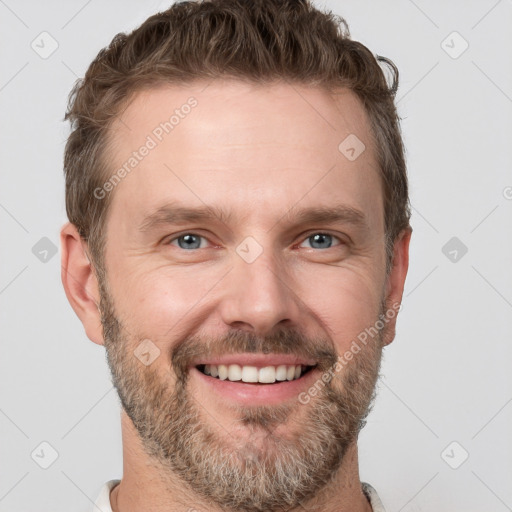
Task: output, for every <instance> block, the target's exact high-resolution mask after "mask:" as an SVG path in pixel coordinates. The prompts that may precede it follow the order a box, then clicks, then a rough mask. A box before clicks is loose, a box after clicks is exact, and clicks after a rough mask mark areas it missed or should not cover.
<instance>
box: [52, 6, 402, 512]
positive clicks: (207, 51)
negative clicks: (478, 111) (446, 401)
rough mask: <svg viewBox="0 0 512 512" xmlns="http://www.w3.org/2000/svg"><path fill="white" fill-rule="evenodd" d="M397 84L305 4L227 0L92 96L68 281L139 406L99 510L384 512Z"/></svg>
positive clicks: (150, 36) (81, 141)
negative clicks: (382, 384) (372, 460)
mask: <svg viewBox="0 0 512 512" xmlns="http://www.w3.org/2000/svg"><path fill="white" fill-rule="evenodd" d="M379 61H382V62H387V63H388V64H389V65H390V69H391V71H392V72H393V73H394V80H393V84H392V85H391V86H389V85H388V84H387V82H386V79H385V75H384V73H383V71H382V69H381V67H380V65H379ZM397 77H398V75H397V71H396V68H395V67H394V65H393V64H392V63H391V62H390V61H387V60H385V59H382V58H379V59H376V58H375V57H374V56H373V54H372V53H371V52H370V51H369V50H368V49H367V48H366V47H364V46H363V45H362V44H360V43H358V42H355V41H352V40H351V39H350V38H349V34H348V29H347V28H346V25H345V24H344V21H343V20H342V19H340V18H338V17H336V16H334V15H332V14H329V13H322V12H320V11H318V10H317V9H315V8H314V7H313V5H312V4H310V3H308V2H307V1H306V0H265V1H258V2H253V1H247V0H212V1H204V2H183V3H176V4H174V5H173V6H172V7H171V8H170V9H168V10H167V11H165V12H162V13H158V14H156V15H154V16H152V17H150V18H149V19H148V20H146V21H145V22H144V23H143V24H142V25H141V26H140V27H139V28H138V29H136V30H135V31H133V32H132V33H131V34H129V35H125V34H118V35H117V36H116V37H115V38H114V40H113V41H112V43H111V44H110V46H109V47H108V48H106V49H104V50H102V51H101V52H100V53H99V55H98V56H97V58H96V59H95V60H94V62H93V63H92V64H91V66H90V67H89V69H88V71H87V73H86V75H85V78H84V79H83V80H81V81H79V82H78V83H77V84H76V86H75V88H74V90H73V91H72V94H71V95H70V105H69V110H68V112H67V114H66V118H67V119H69V120H70V121H71V122H72V133H71V135H70V137H69V140H68V143H67V146H66V153H65V162H64V166H65V175H66V207H67V213H68V217H69V220H70V222H69V223H67V224H65V225H64V226H63V228H62V231H61V244H62V267H63V271H62V281H63V284H64V287H65V290H66V295H67V297H68V299H69V301H70V303H71V305H72V307H73V309H74V311H75V312H76V314H77V315H78V316H79V318H80V320H81V321H82V323H83V325H84V328H85V331H86V333H87V336H88V337H89V338H90V339H91V340H92V341H93V342H95V343H97V344H100V345H105V349H106V354H107V360H108V364H109V366H110V369H111V372H112V380H113V383H114V385H115V387H116V389H117V391H118V394H119V397H120V401H121V404H122V417H121V421H122V435H123V464H124V468H123V476H122V479H121V480H117V479H114V480H110V481H109V482H107V483H106V484H105V485H104V487H103V489H102V491H101V494H100V496H99V497H98V500H97V502H96V507H95V508H94V510H98V509H100V510H102V511H103V512H105V511H114V512H134V511H141V510H148V511H149V510H150V511H152V512H160V511H164V510H165V511H175V512H185V511H188V512H192V511H205V512H206V511H212V512H220V511H239V510H243V511H248V512H263V511H265V512H268V511H285V510H286V511H290V512H291V511H294V512H295V511H303V510H307V511H310V512H313V511H323V512H349V511H350V512H363V511H364V512H369V511H371V510H373V512H378V511H382V510H384V508H383V506H382V503H381V502H380V500H379V497H378V495H377V493H376V491H375V489H373V487H372V486H371V485H369V484H367V483H364V482H363V483H362V482H361V481H360V479H359V469H358V456H357V438H358V433H359V431H360V430H361V428H362V427H363V426H364V424H365V418H366V416H367V414H368V412H369V410H370V408H371V404H372V401H373V398H374V394H375V383H376V380H377V378H378V373H379V367H380V361H381V353H382V348H383V347H384V346H386V345H387V344H389V343H390V342H391V341H392V340H393V338H394V336H395V323H396V317H397V313H398V308H399V306H400V302H401V298H402V293H403V287H404V282H405V278H406V274H407V269H408V248H409V240H410V236H411V232H412V229H411V227H410V225H409V218H410V207H409V199H408V187H407V177H406V167H405V161H404V155H403V147H402V140H401V136H400V130H399V123H398V118H397V115H396V110H395V106H394V103H393V97H394V93H395V92H396V85H397V79H398V78H397ZM195 244H197V245H195Z"/></svg>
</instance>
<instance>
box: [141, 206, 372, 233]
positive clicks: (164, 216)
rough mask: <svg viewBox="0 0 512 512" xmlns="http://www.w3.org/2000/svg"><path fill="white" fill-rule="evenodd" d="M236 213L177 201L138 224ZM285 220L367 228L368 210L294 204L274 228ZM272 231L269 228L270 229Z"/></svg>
mask: <svg viewBox="0 0 512 512" xmlns="http://www.w3.org/2000/svg"><path fill="white" fill-rule="evenodd" d="M234 217H235V214H234V212H232V211H226V210H223V209H221V208H218V207H216V206H202V207H193V208H192V207H185V206H180V205H177V204H167V205H163V206H161V207H159V208H158V209H157V210H155V211H154V212H152V213H150V214H149V215H147V216H146V217H144V219H143V220H142V222H141V223H140V225H139V231H141V232H143V233H145V232H148V231H152V230H154V229H156V228H158V227H160V226H167V225H173V224H185V223H190V222H208V221H209V222H211V221H212V220H217V221H220V222H221V223H223V224H227V225H229V223H230V221H231V220H232V219H233V218H234ZM282 222H284V223H285V224H293V225H302V224H316V223H327V224H334V223H340V222H342V223H346V224H352V225H354V226H355V227H358V228H364V229H368V223H367V221H366V216H365V214H364V213H363V212H362V211H360V210H358V209H356V208H354V207H352V206H348V205H337V206H332V207H322V206H318V207H309V208H304V209H302V210H299V211H298V212H297V213H295V214H294V213H293V208H292V209H291V210H289V211H288V212H287V213H285V214H284V215H283V216H282V217H281V218H280V219H279V220H278V221H277V222H276V223H275V224H274V226H273V227H272V228H271V229H273V228H274V227H275V225H276V224H278V223H282ZM269 231H270V230H269Z"/></svg>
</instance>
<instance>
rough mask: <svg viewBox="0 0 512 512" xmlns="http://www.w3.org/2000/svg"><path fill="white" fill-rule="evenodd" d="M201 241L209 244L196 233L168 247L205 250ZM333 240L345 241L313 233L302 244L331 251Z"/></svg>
mask: <svg viewBox="0 0 512 512" xmlns="http://www.w3.org/2000/svg"><path fill="white" fill-rule="evenodd" d="M201 240H205V241H207V242H208V240H207V238H205V237H204V236H201V235H198V234H196V233H185V234H183V235H180V236H177V237H175V238H173V239H172V240H169V242H167V243H168V245H176V244H175V243H174V242H177V246H178V247H179V248H180V249H183V250H186V251H188V250H193V249H201V248H204V245H203V246H201ZM333 240H337V241H338V243H337V244H334V245H342V244H343V241H342V240H341V239H340V238H338V237H337V236H334V235H330V234H329V233H322V232H317V233H313V234H312V235H310V236H308V237H307V238H306V239H305V240H304V241H303V242H302V243H304V242H306V241H309V242H310V243H311V245H312V248H313V249H330V248H331V247H333Z"/></svg>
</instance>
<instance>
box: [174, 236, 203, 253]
mask: <svg viewBox="0 0 512 512" xmlns="http://www.w3.org/2000/svg"><path fill="white" fill-rule="evenodd" d="M201 239H203V240H206V238H205V237H204V236H201V235H197V234H196V233H185V234H183V235H180V236H177V237H175V238H173V239H171V240H169V241H168V242H167V244H168V245H174V244H173V242H174V241H177V242H178V247H179V248H180V249H184V250H189V249H201V248H202V247H201V241H200V240H201Z"/></svg>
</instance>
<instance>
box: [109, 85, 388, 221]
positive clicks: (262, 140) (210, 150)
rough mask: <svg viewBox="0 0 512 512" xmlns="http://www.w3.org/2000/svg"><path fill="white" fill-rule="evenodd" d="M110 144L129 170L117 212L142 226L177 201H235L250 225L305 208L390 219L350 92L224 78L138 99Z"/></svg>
mask: <svg viewBox="0 0 512 512" xmlns="http://www.w3.org/2000/svg"><path fill="white" fill-rule="evenodd" d="M110 139H111V142H112V144H111V147H112V148H113V150H112V151H111V152H110V153H109V163H110V168H111V170H112V173H113V174H116V173H118V171H119V169H123V168H124V169H125V171H126V172H123V173H121V174H122V175H123V177H122V179H121V180H117V181H118V183H116V186H115V190H113V192H111V193H113V202H112V205H111V208H112V209H114V210H122V211H123V213H124V215H127V216H132V218H133V220H134V221H136V220H139V219H140V218H141V216H144V215H147V214H148V213H149V212H150V211H152V210H155V209H156V208H158V207H160V206H162V205H164V204H165V203H171V202H173V201H176V200H179V201H181V202H182V203H190V204H194V205H198V206H199V205H202V206H204V205H212V206H216V207H218V206H222V204H225V203H226V202H228V203H230V206H232V208H229V210H230V211H237V209H238V210H239V211H240V212H244V218H247V216H251V215H256V214H257V212H259V215H261V214H262V212H267V213H268V214H269V215H271V214H272V215H279V214H280V213H281V214H282V212H283V211H287V210H288V209H289V208H290V206H292V205H294V204H298V203H299V202H301V203H302V204H304V206H306V205H312V204H318V203H322V206H328V207H329V206H335V205H336V204H338V203H342V204H346V205H348V206H350V207H354V208H357V209H362V210H369V211H368V212H367V213H368V215H369V216H370V217H372V216H373V218H374V221H379V222H380V221H381V220H382V219H380V220H379V218H380V217H382V198H381V197H380V196H381V179H380V173H379V170H378V166H377V162H376V160H375V156H374V154H375V151H374V143H373V139H372V136H371V130H370V125H369V120H368V117H367V114H366V112H365V110H364V108H363V106H362V103H361V102H360V100H359V99H358V98H357V96H356V95H355V94H354V93H352V92H351V91H349V90H347V89H339V90H337V91H335V92H334V93H328V92H327V91H326V90H324V89H321V88H314V87H306V86H299V85H297V84H287V83H274V84H271V85H270V84H266V85H256V84H248V83H243V82H240V81H236V80H219V79H217V80H214V81H212V82H210V83H208V82H196V83H190V84H187V85H174V84H173V85H168V84H165V85H160V86H158V87H153V88H150V89H146V90H143V91H140V92H138V93H137V94H135V95H134V97H133V99H132V100H131V102H130V103H129V105H128V107H127V108H126V109H125V110H124V112H122V113H121V114H120V115H119V117H118V119H117V120H116V121H115V122H114V123H113V125H112V127H111V130H110ZM347 149H348V150H349V152H348V153H347ZM354 152H355V156H356V157H357V158H353V157H354ZM359 153H360V154H359ZM358 154H359V156H358ZM118 174H119V173H118ZM370 220H371V219H370Z"/></svg>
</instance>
